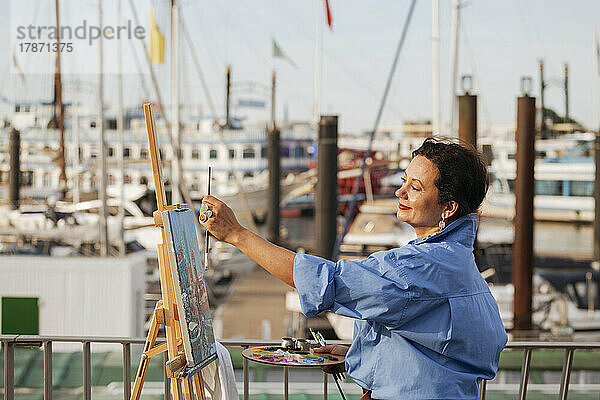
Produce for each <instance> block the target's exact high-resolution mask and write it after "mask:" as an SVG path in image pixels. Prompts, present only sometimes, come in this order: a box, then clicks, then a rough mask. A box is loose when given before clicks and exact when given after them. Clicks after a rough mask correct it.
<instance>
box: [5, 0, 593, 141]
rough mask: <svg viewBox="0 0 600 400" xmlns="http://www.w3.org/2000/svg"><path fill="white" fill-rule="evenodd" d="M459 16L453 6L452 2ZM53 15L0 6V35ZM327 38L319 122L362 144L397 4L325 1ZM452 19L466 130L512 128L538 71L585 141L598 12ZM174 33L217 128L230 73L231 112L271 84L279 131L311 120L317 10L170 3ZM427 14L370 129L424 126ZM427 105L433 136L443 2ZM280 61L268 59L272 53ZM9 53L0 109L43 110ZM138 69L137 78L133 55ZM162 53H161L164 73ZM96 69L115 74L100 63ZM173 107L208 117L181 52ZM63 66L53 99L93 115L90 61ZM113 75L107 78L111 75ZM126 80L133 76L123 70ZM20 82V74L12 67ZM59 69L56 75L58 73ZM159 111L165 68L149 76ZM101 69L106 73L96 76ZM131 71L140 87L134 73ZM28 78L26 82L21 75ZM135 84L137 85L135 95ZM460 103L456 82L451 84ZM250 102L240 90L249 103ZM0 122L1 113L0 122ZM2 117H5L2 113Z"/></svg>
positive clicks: (533, 8) (75, 6)
mask: <svg viewBox="0 0 600 400" xmlns="http://www.w3.org/2000/svg"><path fill="white" fill-rule="evenodd" d="M116 1H117V0H103V2H102V4H103V9H104V13H105V21H110V20H111V18H114V9H115V4H116ZM133 2H134V4H135V6H136V9H137V11H138V14H139V17H140V19H141V20H142V23H143V24H144V25H146V26H147V25H148V19H149V17H148V15H149V12H150V8H151V7H152V8H153V9H154V12H155V14H156V19H157V22H158V25H159V27H160V29H161V30H162V31H163V33H164V34H165V36H166V39H167V42H169V29H170V28H169V21H170V16H169V3H170V2H169V1H168V0H133ZM463 2H464V1H463ZM53 3H54V2H53V1H49V0H43V1H34V0H20V1H19V2H17V6H15V5H14V4H13V6H12V7H11V6H10V2H7V1H4V2H2V4H1V5H0V35H1V37H9V36H11V35H13V34H14V32H13V30H14V26H11V22H12V23H13V24H12V25H14V22H15V21H17V20H19V21H22V20H28V19H31V21H32V22H33V21H37V22H36V23H38V24H42V23H46V24H51V23H52V21H53V12H54V11H53ZM329 3H330V5H331V11H332V15H333V28H332V29H329V28H328V27H326V26H324V30H323V53H324V56H323V67H322V68H323V73H322V99H321V105H322V106H321V113H322V114H337V115H339V121H340V129H341V130H342V131H344V132H352V133H359V132H366V131H368V130H370V129H372V127H373V124H374V121H375V117H376V115H377V110H378V107H379V104H380V102H381V98H382V95H383V90H384V87H385V84H386V81H387V78H388V74H389V71H390V68H391V64H392V60H393V57H394V52H395V50H396V47H397V45H398V40H399V37H400V34H401V32H402V28H403V26H404V23H405V20H406V16H407V13H408V9H409V6H410V0H371V1H359V0H330V1H329ZM464 3H465V4H464V5H463V7H462V8H461V26H460V28H461V29H460V39H459V62H458V75H459V76H461V75H463V74H471V75H472V76H473V79H474V87H473V92H474V93H475V94H478V95H479V124H480V126H482V127H486V126H489V125H508V124H514V121H515V118H516V115H515V114H516V97H517V96H518V95H520V80H521V77H523V76H531V77H532V78H533V89H532V95H535V96H539V72H538V62H539V60H542V59H543V60H544V63H545V71H546V79H547V81H548V83H549V87H548V89H547V91H546V104H547V106H549V107H551V108H554V109H555V110H556V111H557V112H558V113H559V114H563V113H564V95H563V90H562V78H563V65H564V63H568V65H569V71H570V75H569V82H570V91H569V97H570V115H571V117H573V118H575V119H576V120H578V121H580V122H582V123H583V124H584V125H585V126H587V127H591V126H592V124H593V123H594V116H593V115H594V112H593V101H592V99H593V89H594V87H595V84H596V83H595V81H594V79H595V78H594V65H593V32H594V27H595V25H597V24H598V23H599V22H600V2H598V1H595V0H573V1H569V2H566V1H558V0H505V1H491V0H471V1H468V2H464ZM61 4H62V5H61V7H62V8H61V20H63V21H65V22H63V23H75V22H76V21H80V20H81V19H82V18H85V19H87V20H89V21H97V17H98V11H97V10H98V6H97V4H98V3H97V1H95V0H62V2H61ZM178 4H179V7H180V10H181V11H180V14H181V15H182V18H183V20H184V24H185V25H186V27H187V28H188V30H189V32H190V36H191V37H192V42H193V47H194V52H195V53H196V56H197V60H198V62H199V65H200V67H201V69H202V71H203V74H204V76H205V78H206V81H207V84H208V87H209V92H210V95H211V97H212V99H213V101H214V103H215V105H216V108H217V113H218V114H220V115H222V114H224V108H225V70H226V66H227V65H230V66H231V70H232V82H233V88H232V92H233V95H234V99H236V100H237V99H243V98H253V99H259V100H261V99H262V100H265V101H266V103H267V104H268V103H269V98H268V96H269V91H270V89H269V86H270V81H271V71H272V70H273V69H275V70H276V72H277V97H276V99H277V100H276V103H277V107H276V114H277V118H278V119H282V118H284V115H287V116H288V118H289V119H291V120H299V121H300V120H304V121H306V120H310V119H311V118H312V110H313V102H314V70H315V37H316V31H317V25H316V24H317V23H323V24H324V20H321V18H319V15H320V7H322V4H323V2H322V0H306V1H298V0H252V1H249V0H220V1H203V0H181V1H179V2H178ZM122 8H123V15H124V17H123V18H124V19H127V18H132V16H131V10H130V7H129V1H128V0H123V4H122ZM17 9H18V10H17ZM431 13H432V4H431V1H424V0H417V3H416V8H415V11H414V15H413V18H412V20H411V21H410V25H409V28H408V35H407V38H406V42H405V44H404V47H403V48H402V51H401V53H400V58H399V63H398V67H397V69H396V72H395V74H394V75H393V78H392V79H393V80H392V86H391V91H390V95H389V98H388V101H387V103H386V106H385V108H384V113H383V117H382V121H381V125H382V126H397V125H401V124H403V123H404V122H406V121H413V120H430V119H431V115H432V84H431V82H432V79H431V66H432V55H431ZM439 15H440V34H441V42H440V46H441V49H440V61H441V65H440V82H441V87H440V94H441V100H442V102H441V107H442V108H441V110H442V122H443V123H445V124H447V123H448V120H449V116H450V113H449V106H450V89H449V82H450V60H451V58H450V31H451V20H452V1H450V0H440V13H439ZM273 38H274V39H275V40H276V41H277V42H278V44H279V46H280V48H281V49H282V50H283V52H284V53H285V54H286V55H287V56H288V57H289V58H290V59H292V60H293V63H294V64H295V65H296V66H294V65H292V64H291V63H289V62H287V61H286V60H284V59H281V58H278V59H275V60H274V59H273V58H272V55H271V49H272V47H271V46H272V44H271V43H272V42H271V41H272V39H273ZM133 49H134V48H133V47H131V46H130V44H127V45H124V53H125V56H124V63H125V64H126V66H127V73H126V74H124V85H125V104H126V106H128V107H134V108H135V107H139V106H140V105H141V102H142V101H143V100H144V99H146V98H147V96H149V97H150V98H155V95H154V94H149V95H147V94H144V86H146V87H147V88H149V89H148V91H150V92H152V86H151V83H150V79H149V74H148V73H147V69H146V67H145V66H144V65H143V58H142V54H143V53H141V50H139V48H138V50H133ZM13 51H14V44H12V45H11V43H10V42H9V41H2V42H0V73H2V75H1V76H0V95H2V96H5V97H8V98H11V99H20V98H43V99H45V100H51V98H52V78H51V75H49V74H47V75H40V74H29V73H27V72H26V80H27V84H26V86H23V85H24V84H22V83H19V79H20V77H19V76H18V75H17V74H11V73H9V72H8V71H9V70H10V68H11V65H12V64H13V63H12V54H13ZM133 51H136V52H138V53H139V54H138V56H139V58H140V60H142V62H141V63H140V67H139V69H138V67H137V65H136V64H135V63H134V59H133V58H132V52H133ZM169 51H170V49H167V60H168V57H169ZM108 53H109V54H108V56H106V57H105V61H104V63H105V65H108V64H107V63H112V62H114V56H113V55H112V53H110V50H108ZM180 55H181V58H180V59H181V61H180V76H181V81H180V98H181V101H182V104H183V107H184V114H185V115H191V114H194V115H197V114H203V115H207V114H210V110H209V107H208V102H207V99H206V96H205V94H204V92H203V90H202V86H201V84H200V80H199V75H198V74H197V71H196V69H195V66H194V63H193V60H192V57H191V51H190V49H189V47H188V45H187V43H183V44H182V45H181V49H180ZM78 57H79V59H78V60H77V61H74V62H75V63H77V65H78V66H79V67H78V68H80V69H83V70H86V71H88V73H84V74H79V75H70V76H69V74H67V76H65V77H64V78H63V80H65V81H66V82H67V83H66V86H68V87H70V88H71V89H70V90H71V91H69V88H67V89H66V97H67V101H68V98H69V97H71V96H73V93H72V92H73V89H72V87H73V85H71V86H69V81H71V82H72V81H74V80H76V79H77V80H80V81H84V82H86V83H85V85H84V86H85V87H87V89H86V90H83V92H84V94H83V95H82V97H85V93H87V96H88V101H89V102H90V103H93V101H94V99H95V94H94V90H96V89H95V86H96V79H97V76H96V75H95V74H92V73H89V71H92V70H93V68H91V67H90V66H91V65H95V64H97V62H95V61H93V58H94V57H93V56H90V55H89V54H88V53H85V52H84V51H83V49H81V51H78ZM34 65H35V66H36V67H37V68H38V69H39V68H42V66H46V65H47V69H48V70H49V71H52V60H51V59H50V58H47V59H46V60H42V57H41V56H40V58H39V59H36V61H35V62H34ZM111 65H112V64H111ZM133 66H135V68H134V67H133ZM21 68H22V69H27V68H28V67H27V66H21ZM65 68H69V67H68V66H65ZM153 68H154V70H155V72H156V75H157V77H158V81H159V82H160V86H161V93H162V97H163V99H165V101H166V102H167V103H168V101H169V96H170V91H169V64H168V62H167V63H165V64H162V65H156V66H154V67H153ZM107 69H110V68H105V70H107ZM138 70H140V71H141V73H134V72H135V71H138ZM28 71H29V70H28ZM142 82H145V83H144V84H142ZM115 85H116V80H115V79H114V74H107V75H106V77H105V90H104V91H105V96H104V98H105V100H106V103H107V104H106V107H107V110H108V112H109V113H110V112H114V110H115V107H116V106H115V104H116V101H115V93H116V89H115ZM457 87H458V90H459V92H460V82H459V83H458V84H457ZM249 88H251V89H249ZM2 110H6V106H4V107H3V108H2ZM4 112H6V111H4ZM234 112H235V113H236V115H238V116H242V117H243V116H246V117H248V121H249V122H257V121H264V120H267V119H268V118H269V115H270V113H269V110H268V109H262V110H261V109H258V110H250V109H235V110H234Z"/></svg>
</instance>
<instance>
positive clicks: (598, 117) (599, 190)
mask: <svg viewBox="0 0 600 400" xmlns="http://www.w3.org/2000/svg"><path fill="white" fill-rule="evenodd" d="M593 43H594V48H593V49H592V51H593V65H594V69H593V72H592V73H593V78H592V84H593V85H594V87H593V90H592V95H593V106H594V114H593V121H592V122H593V124H594V127H593V128H592V131H595V133H596V135H595V138H594V166H595V173H594V199H595V206H594V211H595V218H594V262H593V266H595V267H596V269H597V268H598V266H599V265H600V58H599V57H600V54H599V53H598V47H599V46H600V43H598V27H597V26H596V27H595V29H594V42H593Z"/></svg>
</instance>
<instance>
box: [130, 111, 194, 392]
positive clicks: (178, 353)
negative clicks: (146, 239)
mask: <svg viewBox="0 0 600 400" xmlns="http://www.w3.org/2000/svg"><path fill="white" fill-rule="evenodd" d="M144 116H145V117H146V131H147V132H148V144H149V146H150V160H151V162H152V174H153V176H154V188H155V189H154V190H155V192H156V205H157V206H158V210H157V211H155V212H154V214H153V216H154V224H155V226H156V227H158V228H160V231H161V235H162V243H161V244H159V245H158V270H159V272H160V289H161V293H162V300H159V301H157V302H156V306H155V307H154V314H153V315H152V321H151V324H150V329H149V330H148V337H147V338H146V343H145V344H144V350H143V352H142V356H141V359H140V365H139V367H138V371H137V374H136V376H135V384H134V385H133V391H132V393H131V397H130V400H139V398H140V395H141V393H142V386H143V385H144V379H145V378H146V373H147V372H148V366H149V364H150V359H151V358H152V357H154V356H156V355H159V354H162V353H164V352H165V351H167V352H168V356H169V361H168V362H167V363H166V365H165V372H166V375H167V377H169V378H171V395H172V397H173V399H174V400H181V399H182V394H181V388H182V387H183V394H184V396H185V399H187V400H194V398H195V397H194V390H195V392H196V396H198V400H205V395H204V381H203V380H202V371H199V372H197V373H196V374H195V375H193V376H189V377H185V378H180V377H177V376H175V375H176V374H177V372H178V371H179V370H180V369H181V368H183V367H184V366H185V365H186V359H185V354H184V350H183V341H182V338H181V326H180V324H179V315H178V313H177V303H176V302H175V292H174V289H173V278H172V275H171V268H170V265H169V256H168V254H167V240H166V235H165V228H164V226H163V220H162V212H163V211H168V210H173V209H175V208H176V206H174V205H171V206H167V205H165V200H166V197H165V190H164V186H163V182H162V174H161V169H160V155H159V152H158V140H157V134H156V127H155V124H154V116H153V114H152V106H151V105H150V104H148V103H146V104H144ZM160 324H164V326H165V334H166V336H167V342H166V343H163V344H159V345H156V338H157V336H158V330H159V328H160ZM125 367H126V366H125ZM125 367H124V368H125ZM165 400H167V399H165Z"/></svg>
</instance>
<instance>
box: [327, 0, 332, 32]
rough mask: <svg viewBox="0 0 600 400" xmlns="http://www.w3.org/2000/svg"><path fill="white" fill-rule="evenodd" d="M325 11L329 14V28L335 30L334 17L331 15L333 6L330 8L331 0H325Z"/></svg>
mask: <svg viewBox="0 0 600 400" xmlns="http://www.w3.org/2000/svg"><path fill="white" fill-rule="evenodd" d="M325 12H326V14H327V25H329V29H331V30H333V26H332V23H333V17H332V16H331V8H329V0H325Z"/></svg>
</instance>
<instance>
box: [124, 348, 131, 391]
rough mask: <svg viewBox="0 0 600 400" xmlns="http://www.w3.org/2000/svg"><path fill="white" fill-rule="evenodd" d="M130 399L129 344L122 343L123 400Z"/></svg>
mask: <svg viewBox="0 0 600 400" xmlns="http://www.w3.org/2000/svg"><path fill="white" fill-rule="evenodd" d="M130 397H131V344H130V343H123V400H129V398H130Z"/></svg>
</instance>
